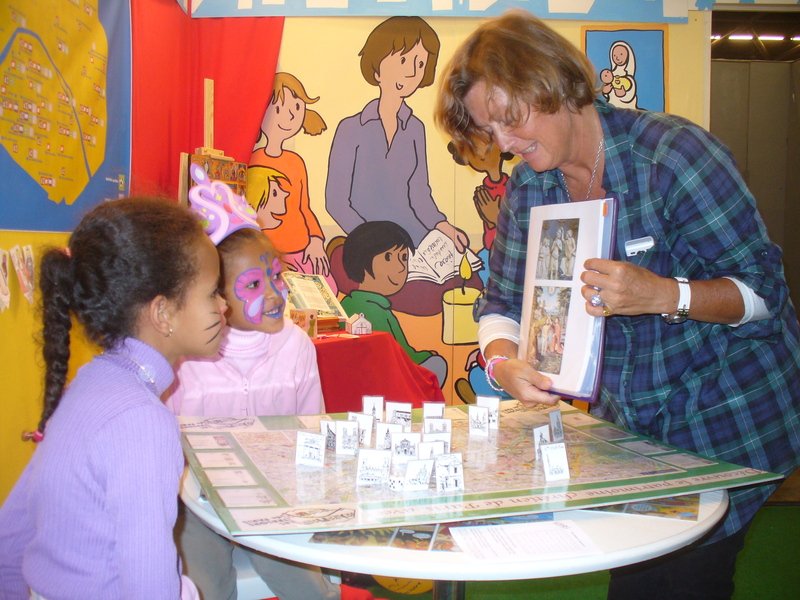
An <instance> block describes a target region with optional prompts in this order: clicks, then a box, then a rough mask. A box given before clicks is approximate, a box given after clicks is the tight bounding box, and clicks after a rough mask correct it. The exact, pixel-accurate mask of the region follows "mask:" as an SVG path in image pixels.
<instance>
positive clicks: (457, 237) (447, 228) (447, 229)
mask: <svg viewBox="0 0 800 600" xmlns="http://www.w3.org/2000/svg"><path fill="white" fill-rule="evenodd" d="M436 229H438V230H439V231H441V232H442V233H443V234H445V235H446V236H447V237H449V238H450V239H451V240H453V243H454V244H455V245H456V252H459V253H462V252H464V250H466V249H467V246H469V237H468V236H467V234H466V233H464V232H463V231H461V230H460V229H459V228H458V227H456V226H454V225H451V224H450V223H448V222H447V221H441V222H440V223H437V224H436Z"/></svg>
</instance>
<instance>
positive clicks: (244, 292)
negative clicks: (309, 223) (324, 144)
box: [166, 206, 372, 600]
mask: <svg viewBox="0 0 800 600" xmlns="http://www.w3.org/2000/svg"><path fill="white" fill-rule="evenodd" d="M207 208H209V210H213V208H212V207H210V206H207ZM215 214H216V216H221V214H222V213H215ZM226 214H230V213H228V212H227V211H226ZM234 226H235V225H234ZM232 227H233V226H232ZM238 227H239V229H236V230H235V231H233V232H232V233H223V234H222V235H221V237H222V239H221V240H220V241H218V242H217V251H218V253H219V256H220V263H221V264H220V267H221V269H220V270H221V277H220V292H221V293H222V295H223V297H224V298H225V299H226V301H227V302H228V312H227V313H226V319H227V323H228V327H227V328H226V330H225V332H224V334H223V340H222V343H221V344H220V349H219V352H218V354H217V356H215V357H213V358H212V359H203V358H199V359H193V360H186V361H184V362H183V363H182V364H181V365H180V367H179V368H178V372H177V380H178V382H177V385H176V387H175V388H174V389H173V390H172V393H171V395H170V396H169V397H168V398H167V401H166V403H167V406H168V407H169V408H170V409H171V410H172V411H173V412H175V414H180V415H194V416H244V415H254V416H262V415H264V416H270V415H311V414H319V413H322V412H325V405H324V403H323V399H322V388H321V386H320V381H319V372H318V370H317V356H316V351H315V350H314V345H313V343H312V342H311V339H310V338H309V337H308V335H307V334H306V333H305V332H304V331H303V330H302V329H300V328H299V327H298V326H297V325H295V324H294V323H292V322H291V320H289V319H288V318H285V317H284V315H283V312H284V307H285V305H286V296H287V289H286V286H285V284H284V282H283V279H282V278H281V275H280V274H281V270H282V268H283V266H282V262H281V260H280V257H279V256H278V254H277V252H276V251H275V248H274V247H273V246H272V244H271V243H270V241H269V239H268V238H267V237H266V236H265V235H264V234H263V233H262V232H261V230H260V228H259V227H258V225H257V224H256V223H255V221H253V223H252V224H248V223H245V224H239V225H238ZM177 532H178V536H177V540H178V547H179V550H180V552H181V556H182V557H183V562H184V565H185V567H186V571H187V573H190V574H191V575H190V577H192V578H193V580H194V581H195V583H196V584H197V587H198V589H199V590H200V592H201V593H202V595H203V597H204V598H222V599H226V598H227V599H235V598H236V594H237V592H236V571H235V569H233V567H232V554H231V553H232V551H233V544H232V543H231V542H230V541H228V540H227V539H225V538H224V537H222V536H220V535H218V534H216V533H215V532H214V531H212V530H211V529H209V528H208V527H206V525H204V524H203V523H202V522H201V521H200V520H199V519H198V518H197V517H195V516H194V515H193V514H192V513H191V512H190V511H184V513H183V515H182V519H181V520H179V525H178V528H177ZM248 556H249V558H250V562H251V563H252V564H253V567H254V569H255V570H256V572H257V573H258V574H259V575H260V576H261V577H262V579H264V581H266V583H267V585H269V587H270V590H272V592H273V594H274V595H275V596H278V597H279V598H281V600H293V599H296V600H314V599H325V600H328V599H334V600H338V599H339V598H343V599H345V600H371V599H372V595H371V594H370V593H369V592H368V591H366V590H361V589H357V588H352V587H349V586H346V585H335V584H333V583H331V582H330V581H329V580H328V579H326V578H324V577H323V576H322V573H321V572H320V571H319V569H318V568H315V567H306V566H303V565H299V564H295V563H288V562H285V561H281V560H278V559H274V558H272V557H269V556H267V555H264V554H259V553H257V552H252V551H248Z"/></svg>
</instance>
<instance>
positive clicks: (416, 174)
mask: <svg viewBox="0 0 800 600" xmlns="http://www.w3.org/2000/svg"><path fill="white" fill-rule="evenodd" d="M360 56H361V73H362V75H363V76H364V79H365V80H366V81H367V83H369V84H371V85H375V86H378V88H379V90H380V95H379V97H378V98H376V99H374V100H372V101H371V102H369V104H367V105H366V106H365V107H364V109H363V110H362V111H361V112H359V113H357V114H355V115H353V116H351V117H347V118H345V119H343V120H342V121H341V122H340V123H339V126H338V127H337V129H336V134H335V136H334V138H333V143H332V145H331V152H330V158H329V161H328V180H327V183H326V186H325V206H326V208H327V210H328V212H329V213H330V215H331V216H332V217H333V219H334V220H335V221H336V222H337V223H338V224H339V226H340V227H341V228H342V229H343V230H344V232H345V233H350V232H351V231H352V230H353V229H355V227H356V226H357V225H360V224H361V223H364V222H366V221H379V220H380V221H393V222H394V223H397V224H398V225H400V226H401V227H402V228H403V229H405V230H406V231H407V232H408V233H409V235H410V236H411V239H412V241H413V242H414V244H415V245H419V243H420V242H421V241H422V238H424V237H425V235H426V234H427V233H428V232H429V231H431V230H432V229H438V230H440V231H441V232H442V233H444V234H445V235H447V236H448V237H450V238H451V239H453V240H454V241H455V244H456V248H457V249H458V251H460V252H462V251H463V250H464V248H466V246H467V244H468V243H469V239H468V238H467V235H466V234H465V233H464V232H463V231H461V230H460V229H458V228H456V227H455V226H453V225H452V224H450V223H449V222H448V221H447V217H445V215H444V214H443V213H442V212H441V211H439V209H438V208H437V206H436V203H435V202H434V200H433V196H432V194H431V188H430V185H429V183H428V159H427V153H426V149H425V125H424V124H423V123H422V121H420V120H419V119H418V118H417V117H416V116H414V114H413V113H412V111H411V109H410V108H409V106H408V104H406V98H408V97H409V96H411V95H412V94H413V93H414V92H415V91H416V90H417V89H418V88H421V87H426V86H429V85H431V84H432V83H433V80H434V76H435V72H436V62H437V59H438V57H439V38H438V36H437V35H436V32H435V31H434V30H433V29H432V28H431V26H430V25H428V24H427V23H426V22H425V21H424V20H423V19H421V18H419V17H391V18H389V19H387V20H385V21H384V22H382V23H381V24H380V25H378V26H377V27H376V28H375V29H373V30H372V32H371V33H370V35H369V36H368V37H367V41H366V43H365V44H364V47H363V48H362V50H361V52H360Z"/></svg>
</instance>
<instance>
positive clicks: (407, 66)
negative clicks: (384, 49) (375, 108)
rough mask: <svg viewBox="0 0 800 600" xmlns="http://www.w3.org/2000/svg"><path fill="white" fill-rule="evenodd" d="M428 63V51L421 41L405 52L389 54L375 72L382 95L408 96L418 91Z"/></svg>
mask: <svg viewBox="0 0 800 600" xmlns="http://www.w3.org/2000/svg"><path fill="white" fill-rule="evenodd" d="M427 64H428V51H427V50H425V47H424V46H423V45H422V42H421V41H420V42H417V44H416V46H414V47H413V48H411V50H409V51H408V52H406V53H405V54H402V53H400V52H395V53H394V54H389V55H388V56H387V57H386V58H384V59H383V60H382V61H381V65H380V72H378V73H376V74H375V79H377V80H378V85H379V86H380V88H381V95H389V96H399V97H400V98H408V97H409V96H410V95H411V94H413V93H414V92H415V91H417V88H418V87H419V84H420V82H421V81H422V78H423V77H424V76H425V66H426V65H427Z"/></svg>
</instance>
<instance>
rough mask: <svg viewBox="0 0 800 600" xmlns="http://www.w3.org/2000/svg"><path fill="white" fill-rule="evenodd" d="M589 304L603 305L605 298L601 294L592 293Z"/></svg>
mask: <svg viewBox="0 0 800 600" xmlns="http://www.w3.org/2000/svg"><path fill="white" fill-rule="evenodd" d="M589 304H591V305H592V306H603V299H602V298H601V297H600V294H592V296H591V298H589Z"/></svg>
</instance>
